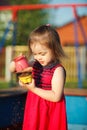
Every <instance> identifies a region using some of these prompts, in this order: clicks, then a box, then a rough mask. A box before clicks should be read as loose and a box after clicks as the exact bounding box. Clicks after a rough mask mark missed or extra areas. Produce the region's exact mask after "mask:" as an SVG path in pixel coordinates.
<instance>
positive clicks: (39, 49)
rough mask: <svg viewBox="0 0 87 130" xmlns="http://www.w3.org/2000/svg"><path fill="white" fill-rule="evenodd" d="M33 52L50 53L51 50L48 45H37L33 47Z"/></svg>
mask: <svg viewBox="0 0 87 130" xmlns="http://www.w3.org/2000/svg"><path fill="white" fill-rule="evenodd" d="M31 50H32V52H43V51H48V50H49V48H48V47H47V46H46V45H43V44H40V43H37V44H32V45H31Z"/></svg>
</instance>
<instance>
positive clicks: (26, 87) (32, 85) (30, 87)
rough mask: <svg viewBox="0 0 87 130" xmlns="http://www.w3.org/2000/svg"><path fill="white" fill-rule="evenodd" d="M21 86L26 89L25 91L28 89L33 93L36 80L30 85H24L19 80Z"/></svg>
mask: <svg viewBox="0 0 87 130" xmlns="http://www.w3.org/2000/svg"><path fill="white" fill-rule="evenodd" d="M19 85H20V86H21V87H23V88H25V89H28V90H30V91H32V90H33V89H34V88H35V81H34V79H32V82H31V83H29V84H24V83H23V82H21V81H20V80H19Z"/></svg>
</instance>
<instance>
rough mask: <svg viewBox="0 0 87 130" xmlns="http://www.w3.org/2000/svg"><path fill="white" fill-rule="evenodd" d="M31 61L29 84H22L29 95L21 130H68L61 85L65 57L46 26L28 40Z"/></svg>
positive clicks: (38, 29) (63, 78)
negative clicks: (63, 58)
mask: <svg viewBox="0 0 87 130" xmlns="http://www.w3.org/2000/svg"><path fill="white" fill-rule="evenodd" d="M28 43H29V51H30V52H31V54H32V55H33V57H34V60H35V63H34V64H33V71H32V75H33V78H32V82H31V83H29V84H24V83H22V82H20V81H19V84H20V85H21V86H22V87H25V88H27V89H28V90H29V91H28V95H27V100H26V106H25V113H24V122H23V130H67V119H66V104H65V97H64V84H65V79H66V72H65V69H64V67H63V66H62V65H61V63H60V60H61V58H62V57H65V54H64V52H63V49H62V47H61V43H60V38H59V35H58V33H57V32H56V31H55V29H53V28H52V27H51V26H49V25H42V26H40V27H38V28H36V29H35V30H34V31H33V32H32V33H31V35H30V37H29V42H28Z"/></svg>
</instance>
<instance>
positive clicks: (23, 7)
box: [0, 3, 87, 88]
mask: <svg viewBox="0 0 87 130" xmlns="http://www.w3.org/2000/svg"><path fill="white" fill-rule="evenodd" d="M60 7H64V8H67V7H70V8H72V11H73V17H74V19H75V20H74V34H75V48H76V58H77V69H78V87H79V88H82V79H81V65H80V59H79V49H78V47H79V42H78V32H77V24H78V25H79V27H80V30H81V33H82V36H83V38H84V43H85V46H86V48H87V37H86V34H85V31H84V28H83V26H82V24H81V22H80V21H79V19H78V14H77V10H76V9H77V7H87V4H84V3H83V4H36V5H32V4H31V5H15V6H1V7H0V10H1V11H2V10H11V11H12V19H11V20H10V21H9V22H8V26H7V28H6V30H5V32H4V35H3V37H2V40H1V41H0V51H1V49H2V48H3V46H4V44H5V39H6V35H7V34H8V32H9V26H10V25H11V24H13V25H14V30H13V42H12V45H13V46H14V45H16V31H17V13H18V11H19V10H41V9H49V8H55V9H56V8H60Z"/></svg>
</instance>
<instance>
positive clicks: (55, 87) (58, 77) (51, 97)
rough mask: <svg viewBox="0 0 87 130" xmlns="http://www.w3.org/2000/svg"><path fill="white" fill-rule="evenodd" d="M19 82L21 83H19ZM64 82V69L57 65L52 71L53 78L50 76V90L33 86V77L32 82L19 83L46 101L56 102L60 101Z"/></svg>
mask: <svg viewBox="0 0 87 130" xmlns="http://www.w3.org/2000/svg"><path fill="white" fill-rule="evenodd" d="M20 84H21V83H20ZM64 84H65V71H64V69H63V67H58V68H56V70H55V71H54V74H53V78H52V90H44V89H41V88H38V87H35V84H34V79H33V80H32V83H30V84H28V85H27V84H26V85H25V84H24V85H23V84H21V85H22V86H25V87H26V88H28V89H29V90H30V91H32V92H33V93H35V94H37V95H38V96H40V97H41V98H44V99H46V100H48V101H52V102H58V101H60V99H61V97H62V95H63V90H64Z"/></svg>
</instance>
